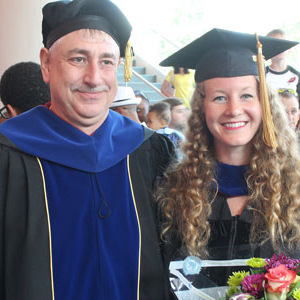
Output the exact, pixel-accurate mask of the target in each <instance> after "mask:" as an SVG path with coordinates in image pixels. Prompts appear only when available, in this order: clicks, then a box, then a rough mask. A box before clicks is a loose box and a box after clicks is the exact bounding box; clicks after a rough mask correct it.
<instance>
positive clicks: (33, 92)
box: [0, 62, 51, 112]
mask: <svg viewBox="0 0 300 300" xmlns="http://www.w3.org/2000/svg"><path fill="white" fill-rule="evenodd" d="M0 97H1V101H2V102H3V104H4V105H7V104H10V105H11V106H13V107H15V108H18V109H19V110H20V111H21V112H24V111H27V110H29V109H31V108H33V107H35V106H37V105H40V104H45V103H46V102H48V101H50V98H51V97H50V89H49V86H48V85H47V84H46V83H45V82H44V80H43V76H42V72H41V67H40V65H39V64H37V63H34V62H21V63H17V64H15V65H12V66H11V67H9V68H8V69H7V70H6V71H5V72H4V73H3V75H2V77H1V80H0Z"/></svg>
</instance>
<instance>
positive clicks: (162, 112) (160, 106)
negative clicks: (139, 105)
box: [149, 101, 171, 124]
mask: <svg viewBox="0 0 300 300" xmlns="http://www.w3.org/2000/svg"><path fill="white" fill-rule="evenodd" d="M149 112H156V114H157V115H158V117H159V118H160V119H163V120H164V121H166V123H167V124H170V122H171V110H170V105H169V104H168V103H166V102H163V101H160V102H156V103H155V104H153V105H151V106H150V108H149Z"/></svg>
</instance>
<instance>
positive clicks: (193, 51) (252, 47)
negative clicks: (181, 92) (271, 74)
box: [160, 28, 298, 82]
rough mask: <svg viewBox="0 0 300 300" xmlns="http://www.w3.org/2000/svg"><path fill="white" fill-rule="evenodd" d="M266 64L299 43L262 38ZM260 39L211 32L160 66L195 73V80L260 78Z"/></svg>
mask: <svg viewBox="0 0 300 300" xmlns="http://www.w3.org/2000/svg"><path fill="white" fill-rule="evenodd" d="M259 40H260V43H261V44H262V52H263V56H264V58H265V60H267V59H270V58H271V57H273V56H276V55H278V54H279V53H281V52H283V51H285V50H287V49H289V48H291V47H293V46H295V45H297V44H298V42H294V41H288V40H284V39H275V38H271V37H265V36H259ZM256 55H257V39H256V36H255V35H254V34H247V33H240V32H234V31H229V30H223V29H217V28H215V29H212V30H211V31H209V32H207V33H205V34H204V35H203V36H201V37H200V38H198V39H196V40H195V41H193V42H192V43H190V44H188V45H187V46H185V47H183V48H182V49H180V50H178V51H177V52H175V53H174V54H172V55H171V56H169V57H168V58H166V59H165V60H163V61H162V62H161V63H160V65H161V66H173V67H183V68H188V69H195V70H196V72H195V80H196V82H201V81H204V80H206V79H210V78H215V77H237V76H245V75H255V76H257V75H258V69H257V63H256Z"/></svg>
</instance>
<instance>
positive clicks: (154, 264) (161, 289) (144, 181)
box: [0, 119, 173, 300]
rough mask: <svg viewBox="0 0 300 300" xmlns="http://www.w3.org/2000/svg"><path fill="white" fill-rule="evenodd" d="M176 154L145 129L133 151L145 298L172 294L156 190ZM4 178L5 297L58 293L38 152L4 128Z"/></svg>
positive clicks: (0, 249) (0, 255) (1, 259)
mask: <svg viewBox="0 0 300 300" xmlns="http://www.w3.org/2000/svg"><path fill="white" fill-rule="evenodd" d="M31 120H32V119H31ZM172 154H173V146H172V144H171V143H170V142H169V141H168V140H167V139H166V138H164V137H162V136H160V135H158V134H156V133H153V132H150V131H149V130H147V129H145V137H144V142H143V143H142V144H141V145H140V146H139V147H138V148H137V149H135V150H134V151H133V152H132V153H131V154H130V155H129V170H130V174H131V182H132V189H133V192H134V196H135V202H136V209H137V212H138V216H139V222H140V232H141V255H140V271H139V274H140V275H139V284H138V296H139V299H141V300H152V299H157V300H160V299H161V300H167V299H171V296H170V294H169V284H168V280H167V277H166V275H165V272H164V269H163V263H162V258H161V252H160V248H159V243H158V231H157V227H156V222H155V215H154V208H153V200H152V190H153V187H154V184H155V180H156V179H157V177H159V176H161V175H162V172H163V170H164V169H165V167H166V166H167V165H168V164H169V162H170V159H171V157H172ZM0 178H1V180H0V299H3V300H41V299H43V300H50V299H54V298H55V295H54V288H53V278H52V265H51V242H50V239H49V237H50V236H51V233H50V226H49V215H48V213H47V210H48V208H47V200H46V196H45V195H46V194H45V181H44V178H43V173H42V168H41V165H40V163H39V160H38V159H37V157H35V156H32V155H30V154H26V153H24V152H22V151H20V149H19V148H18V147H17V146H16V145H15V144H14V143H12V142H11V141H10V140H9V139H8V138H7V137H6V136H4V135H2V134H0ZM118 234H122V233H121V232H119V233H118ZM124 246H125V245H124ZM58 300H60V299H58ZM93 300H94V299H93ZM124 300H127V299H124Z"/></svg>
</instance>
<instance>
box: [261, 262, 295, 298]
mask: <svg viewBox="0 0 300 300" xmlns="http://www.w3.org/2000/svg"><path fill="white" fill-rule="evenodd" d="M296 275H297V274H296V273H295V272H294V271H291V270H288V269H287V268H286V267H285V266H284V265H279V266H278V267H276V268H273V269H269V271H268V273H267V274H266V275H265V278H267V279H268V288H267V290H268V292H271V293H278V292H279V293H282V292H284V291H285V290H288V289H289V286H290V284H291V283H293V281H294V280H295V278H296Z"/></svg>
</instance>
